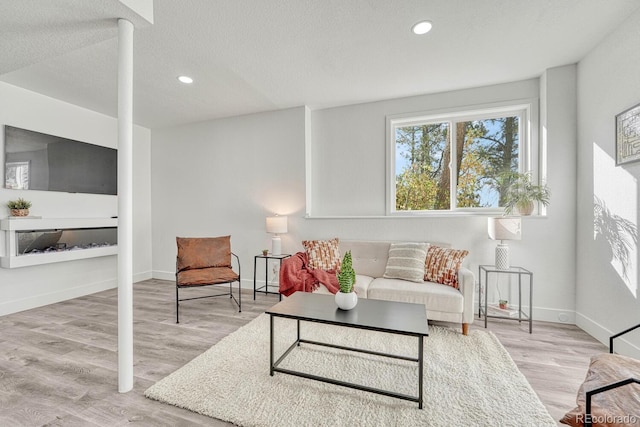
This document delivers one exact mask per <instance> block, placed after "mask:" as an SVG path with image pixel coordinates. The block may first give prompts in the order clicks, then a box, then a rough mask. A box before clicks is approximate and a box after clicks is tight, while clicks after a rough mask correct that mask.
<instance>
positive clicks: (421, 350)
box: [418, 335, 424, 409]
mask: <svg viewBox="0 0 640 427" xmlns="http://www.w3.org/2000/svg"><path fill="white" fill-rule="evenodd" d="M423 358H424V347H423V337H422V335H420V336H419V337H418V408H419V409H422V378H423V371H422V370H423V363H422V362H423Z"/></svg>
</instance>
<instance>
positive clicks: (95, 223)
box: [0, 217, 118, 268]
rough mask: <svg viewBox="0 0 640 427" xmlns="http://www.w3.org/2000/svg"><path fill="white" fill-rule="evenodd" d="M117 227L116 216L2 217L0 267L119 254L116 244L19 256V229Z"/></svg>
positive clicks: (0, 222)
mask: <svg viewBox="0 0 640 427" xmlns="http://www.w3.org/2000/svg"><path fill="white" fill-rule="evenodd" d="M117 226H118V219H117V218H37V217H23V218H18V217H10V218H6V219H2V220H0V230H2V231H4V238H5V256H2V257H0V266H1V267H2V268H17V267H27V266H33V265H41V264H49V263H54V262H63V261H72V260H78V259H86V258H96V257H102V256H110V255H116V254H117V253H118V247H117V246H116V245H113V246H106V247H98V248H88V249H78V250H70V251H60V252H46V253H38V254H25V255H18V254H17V250H16V247H17V245H16V239H17V237H16V232H23V231H34V232H37V231H46V230H73V229H87V228H117Z"/></svg>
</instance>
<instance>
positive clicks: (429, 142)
mask: <svg viewBox="0 0 640 427" xmlns="http://www.w3.org/2000/svg"><path fill="white" fill-rule="evenodd" d="M449 127H450V124H449V123H448V122H441V123H428V124H422V125H416V126H403V127H396V128H395V152H396V156H395V160H396V164H395V171H396V176H395V180H396V210H397V211H411V210H439V209H450V203H449V189H450V179H451V178H450V176H451V173H450V170H449V162H450V158H451V146H450V143H449V135H450V131H449Z"/></svg>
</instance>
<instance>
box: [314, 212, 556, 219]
mask: <svg viewBox="0 0 640 427" xmlns="http://www.w3.org/2000/svg"><path fill="white" fill-rule="evenodd" d="M501 215H502V214H501V213H500V212H492V213H490V212H482V213H480V212H434V213H419V214H418V213H415V214H408V215H405V214H394V215H305V216H304V219H416V218H422V219H425V218H464V217H495V216H501ZM522 218H529V219H546V218H547V215H527V216H523V217H522Z"/></svg>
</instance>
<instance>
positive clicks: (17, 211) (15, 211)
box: [11, 209, 29, 216]
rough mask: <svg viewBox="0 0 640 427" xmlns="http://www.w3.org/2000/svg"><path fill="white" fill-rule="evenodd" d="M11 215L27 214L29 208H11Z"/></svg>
mask: <svg viewBox="0 0 640 427" xmlns="http://www.w3.org/2000/svg"><path fill="white" fill-rule="evenodd" d="M11 216H29V209H11Z"/></svg>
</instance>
